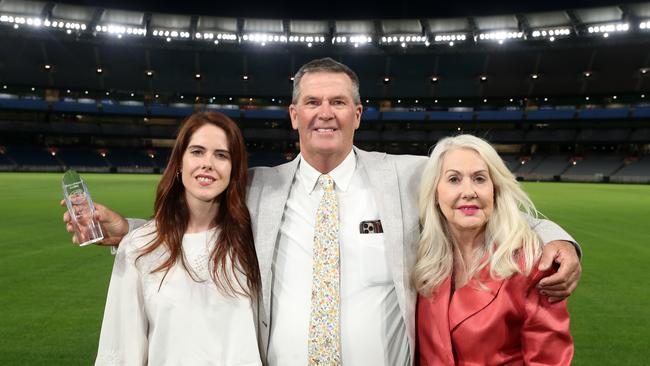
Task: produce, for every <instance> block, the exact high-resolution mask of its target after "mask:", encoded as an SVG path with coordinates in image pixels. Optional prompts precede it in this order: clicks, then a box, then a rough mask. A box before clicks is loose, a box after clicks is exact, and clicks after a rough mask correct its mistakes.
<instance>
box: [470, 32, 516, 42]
mask: <svg viewBox="0 0 650 366" xmlns="http://www.w3.org/2000/svg"><path fill="white" fill-rule="evenodd" d="M523 37H524V33H523V32H519V31H516V30H501V31H492V32H485V33H479V35H478V39H479V40H481V41H496V42H498V43H499V44H503V42H505V41H506V40H511V39H521V38H523Z"/></svg>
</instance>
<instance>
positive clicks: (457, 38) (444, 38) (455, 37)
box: [433, 33, 467, 46]
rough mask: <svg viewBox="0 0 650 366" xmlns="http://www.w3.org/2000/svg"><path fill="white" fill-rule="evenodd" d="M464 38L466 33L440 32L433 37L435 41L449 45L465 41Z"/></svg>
mask: <svg viewBox="0 0 650 366" xmlns="http://www.w3.org/2000/svg"><path fill="white" fill-rule="evenodd" d="M466 40H467V34H465V33H440V34H436V35H435V36H434V37H433V41H434V42H435V43H437V44H442V43H446V44H448V45H449V46H454V45H455V44H456V43H459V42H465V41H466Z"/></svg>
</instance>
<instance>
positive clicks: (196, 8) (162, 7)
mask: <svg viewBox="0 0 650 366" xmlns="http://www.w3.org/2000/svg"><path fill="white" fill-rule="evenodd" d="M61 2H64V3H69V4H77V5H85V6H96V7H104V8H121V9H127V10H141V11H146V12H164V13H178V14H192V15H196V14H202V15H213V16H226V17H255V18H294V19H323V18H331V19H372V18H381V19H389V18H447V17H466V16H481V15H499V14H514V13H529V12H545V11H554V10H558V9H574V8H585V7H600V6H611V5H618V4H621V3H628V4H631V3H637V2H639V1H625V0H623V1H612V0H589V1H584V0H582V1H581V0H564V1H560V0H546V1H521V0H504V1H498V2H492V1H482V0H458V1H456V0H450V1H439V2H432V1H426V0H401V1H380V2H375V3H374V4H372V5H368V4H367V3H366V2H354V1H347V0H330V1H326V2H320V3H313V2H308V1H298V0H278V1H265V0H249V1H221V2H218V3H217V2H214V1H157V0H135V1H130V0H63V1H61Z"/></svg>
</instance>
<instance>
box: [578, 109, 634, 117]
mask: <svg viewBox="0 0 650 366" xmlns="http://www.w3.org/2000/svg"><path fill="white" fill-rule="evenodd" d="M629 113H630V110H629V109H627V108H593V109H582V110H579V111H578V118H579V119H615V118H627V116H628V114H629Z"/></svg>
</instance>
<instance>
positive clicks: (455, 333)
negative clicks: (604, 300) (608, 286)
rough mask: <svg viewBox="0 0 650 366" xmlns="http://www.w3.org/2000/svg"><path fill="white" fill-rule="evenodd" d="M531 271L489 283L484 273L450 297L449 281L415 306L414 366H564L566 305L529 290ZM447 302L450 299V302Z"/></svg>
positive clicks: (568, 342) (533, 280)
mask: <svg viewBox="0 0 650 366" xmlns="http://www.w3.org/2000/svg"><path fill="white" fill-rule="evenodd" d="M546 274H547V273H546V272H544V273H540V272H539V271H537V270H536V269H534V270H533V271H532V273H531V274H530V275H528V276H525V275H523V274H515V275H513V276H511V277H510V278H507V279H503V280H495V279H492V278H491V277H490V271H489V268H484V269H483V270H482V271H481V273H480V274H479V279H480V281H481V283H482V284H483V288H481V287H480V285H479V284H478V281H477V279H472V280H471V281H470V282H468V283H467V284H466V285H465V286H463V287H462V288H460V289H457V290H456V291H455V292H454V294H453V295H451V277H449V278H447V279H446V280H445V281H444V282H443V283H442V284H441V285H440V286H438V288H436V289H434V290H433V293H432V296H431V297H428V298H427V297H424V296H422V295H420V296H419V298H418V305H417V337H418V340H417V343H418V352H419V355H417V356H416V358H417V361H419V365H420V366H430V365H570V364H571V358H572V357H573V340H572V338H571V334H570V332H569V313H568V311H567V306H566V300H565V301H561V302H559V303H555V304H550V303H549V302H548V301H547V298H546V296H543V295H541V294H540V293H539V291H538V290H537V289H536V288H535V285H536V284H537V282H538V281H539V280H540V279H542V278H543V277H545V275H546ZM450 297H451V298H450Z"/></svg>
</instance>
